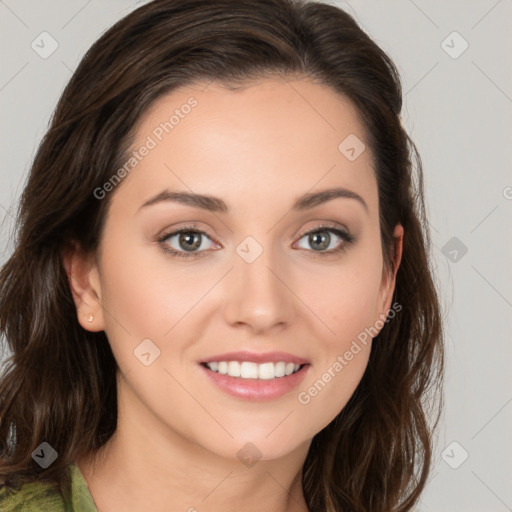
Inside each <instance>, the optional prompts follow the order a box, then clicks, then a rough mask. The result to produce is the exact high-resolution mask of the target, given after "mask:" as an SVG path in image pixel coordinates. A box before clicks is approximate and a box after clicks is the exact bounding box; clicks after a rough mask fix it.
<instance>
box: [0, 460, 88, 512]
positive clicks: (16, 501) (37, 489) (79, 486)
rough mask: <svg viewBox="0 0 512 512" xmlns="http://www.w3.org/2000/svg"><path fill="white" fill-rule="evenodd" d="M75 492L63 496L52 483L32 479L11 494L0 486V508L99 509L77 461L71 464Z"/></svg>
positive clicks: (26, 511)
mask: <svg viewBox="0 0 512 512" xmlns="http://www.w3.org/2000/svg"><path fill="white" fill-rule="evenodd" d="M68 471H69V473H70V476H71V494H70V495H65V496H62V495H61V494H60V493H59V491H57V490H55V489H53V488H52V486H51V484H48V483H42V482H31V483H26V484H23V485H22V486H21V489H20V490H19V491H17V492H14V493H13V494H8V491H7V490H6V488H5V487H3V486H0V510H1V511H2V512H98V509H97V508H96V505H95V504H94V501H93V499H92V496H91V493H90V492H89V488H88V487H87V482H86V481H85V479H84V477H83V475H82V473H81V471H80V469H79V468H78V466H77V465H76V464H70V465H69V466H68Z"/></svg>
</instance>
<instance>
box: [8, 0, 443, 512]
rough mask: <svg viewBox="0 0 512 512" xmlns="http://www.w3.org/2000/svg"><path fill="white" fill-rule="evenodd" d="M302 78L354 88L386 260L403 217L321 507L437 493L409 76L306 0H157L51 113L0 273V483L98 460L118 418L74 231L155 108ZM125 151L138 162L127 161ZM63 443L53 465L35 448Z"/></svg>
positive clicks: (437, 363) (391, 503)
mask: <svg viewBox="0 0 512 512" xmlns="http://www.w3.org/2000/svg"><path fill="white" fill-rule="evenodd" d="M284 74H294V75H298V76H302V77H308V78H314V79H317V80H318V81H319V82H320V83H322V84H324V85H327V86H329V87H331V88H332V89H333V90H334V91H337V92H339V93H340V94H342V95H344V97H346V98H349V99H350V100H351V101H352V103H353V104H354V105H355V107H356V109H357V111H358V114H359V115H360V118H361V120H362V122H363V125H364V127H365V129H366V134H367V140H366V141H365V142H366V143H367V145H368V148H369V149H370V151H371V154H372V157H373V162H374V172H375V175H376V179H377V184H378V196H379V211H380V219H379V222H380V233H381V239H382V251H383V258H384V264H385V268H386V269H390V268H393V261H394V260H393V253H392V241H393V238H392V235H393V228H394V226H395V225H396V224H397V223H401V224H402V225H403V227H404V240H403V254H402V261H401V264H400V267H399V269H398V271H397V276H396V285H395V291H394V296H393V302H397V303H399V304H400V305H401V310H400V312H399V313H397V314H396V316H395V318H393V319H392V320H391V321H388V322H387V323H386V324H385V325H384V327H383V328H382V330H381V331H380V333H379V334H378V335H377V336H376V338H375V342H374V343H373V345H372V349H371V354H370V359H369V363H368V366H367V368H366V371H365V373H364V376H363V378H362V379H361V381H360V383H359V385H358V387H357V389H356V390H355V392H354V394H353V395H352V397H351V398H350V400H349V402H348V403H347V404H346V406H345V407H344V408H343V410H342V411H341V412H340V413H339V414H338V415H337V417H336V418H335V419H334V420H333V421H332V422H331V423H330V424H329V425H327V426H326V427H325V428H324V429H323V430H321V431H320V432H319V433H318V434H317V435H315V436H314V438H313V440H312V443H311V447H310V450H309V452H308V455H307V457H306V460H305V463H304V466H303V470H302V486H303V492H304V496H305V499H306V502H307V504H308V507H309V510H310V511H312V512H325V511H329V512H341V511H351V512H384V511H397V512H404V511H408V510H411V509H412V507H413V505H414V504H415V503H416V502H417V500H418V499H419V497H420V494H421V492H422V491H423V489H424V488H425V485H426V482H427V478H428V475H429V470H430V468H431V462H432V460H431V459H432V453H433V440H434V437H435V436H434V432H435V430H436V427H437V424H438V421H439V418H440V416H441V412H442V409H443V405H442V403H443V397H442V395H443V393H442V385H441V384H442V381H443V354H444V349H443V327H442V322H441V308H440V301H439V296H438V293H437V291H436V283H435V275H434V269H433V267H432V264H431V258H432V255H431V254H430V251H431V242H430V238H429V232H428V229H427V218H426V215H425V201H424V194H423V177H422V173H423V171H422V165H421V158H420V156H419V154H418V151H417V148H416V147H415V145H414V143H413V141H412V140H411V138H410V137H409V135H408V134H407V133H406V131H405V130H404V128H403V125H402V122H401V118H400V112H401V108H402V88H401V82H400V76H399V73H398V71H397V69H396V67H395V65H394V64H393V62H392V61H391V60H390V58H389V57H388V56H387V55H386V54H385V53H384V52H383V50H382V49H381V48H380V47H379V46H378V45H377V44H376V43H375V42H373V40H372V39H371V38H370V37H369V36H368V35H367V34H366V33H365V32H364V31H363V30H362V29H361V28H360V27H359V26H358V24H357V23H356V21H355V20H354V19H353V18H352V17H351V16H350V15H349V14H347V13H346V12H344V11H343V10H341V9H339V8H337V7H335V6H333V5H328V4H324V3H319V2H311V1H305V0H154V1H151V2H149V3H147V4H145V5H143V6H141V7H139V8H138V9H136V10H134V11H133V12H131V13H130V14H128V15H127V16H126V17H124V18H123V19H121V20H120V21H118V22H117V23H116V24H115V25H114V26H113V27H111V28H110V29H109V30H108V31H106V32H105V33H104V34H103V35H102V36H101V37H100V38H99V39H98V40H97V41H96V42H95V43H94V44H93V46H92V47H91V48H90V49H89V50H88V51H87V53H86V54H85V56H84V57H83V59H82V60H81V62H80V64H79V65H78V67H77V69H76V71H75V72H74V74H73V76H72V77H71V79H70V81H69V83H68V84H67V86H66V88H65V89H64V91H63V93H62V96H61V98H60V100H59V102H58V104H57V106H56V109H55V111H54V113H53V116H52V119H51V122H50V126H49V128H48V130H47V133H46V134H45V136H44V138H43V140H42V142H41V144H40V146H39V148H38V150H37V153H36V155H35V158H34V161H33V163H32V167H31V170H30V174H29V177H28V180H27V182H26V185H25V188H24V190H23V193H22V196H21V200H20V203H19V206H18V215H17V220H16V226H15V244H14V251H13V253H12V255H11V256H10V258H9V259H8V260H7V262H6V263H5V265H4V266H3V267H2V269H1V272H0V335H1V336H2V337H3V338H4V339H5V341H6V346H8V347H9V349H10V352H11V354H10V355H9V356H8V357H7V354H5V355H4V367H3V373H2V375H1V380H0V459H1V461H0V478H1V479H3V484H4V485H5V486H7V487H8V488H9V489H11V488H19V486H20V485H22V484H23V483H25V482H33V481H45V482H48V483H52V484H55V485H56V486H57V488H58V489H59V488H60V489H61V490H62V487H61V482H62V481H63V478H64V474H65V468H66V466H67V465H68V464H70V463H72V462H74V461H75V460H77V459H78V458H80V457H83V456H87V455H90V454H93V453H95V452H97V451H98V450H99V448H100V447H101V446H103V445H104V444H105V443H106V442H107V440H108V439H109V438H110V437H111V436H112V434H113V433H114V431H115V429H116V425H117V391H116V372H117V369H118V367H117V363H116V361H115V359H114V356H113V354H112V351H111V349H110V345H109V342H108V339H107V337H106V335H105V333H104V332H103V331H101V332H89V331H87V330H85V329H83V328H82V327H81V326H80V324H79V323H78V320H77V314H76V306H75V303H74V300H73V297H72V294H71V291H70V286H69V281H68V278H67V274H66V271H65V269H64V266H63V258H62V256H63V253H64V251H65V250H66V248H67V247H69V244H70V242H71V241H74V242H77V243H79V244H80V246H81V247H82V248H83V249H84V250H85V251H90V252H93V251H95V250H96V249H97V247H98V242H99V240H100V237H101V234H102V229H103V226H104V221H105V215H106V212H107V211H108V205H109V199H110V196H111V194H110V195H107V197H106V198H105V199H103V200H98V199H97V198H96V197H95V195H94V193H93V191H94V190H95V189H97V187H101V186H102V185H103V184H104V183H106V182H107V181H108V180H109V178H110V177H111V176H112V173H113V170H116V169H119V168H120V167H122V166H123V164H124V163H125V162H126V160H127V155H128V151H129V149H130V144H131V141H133V135H134V130H135V128H136V126H137V122H138V121H139V120H140V118H141V115H142V114H144V113H145V112H146V111H147V110H148V108H149V107H150V106H151V105H152V104H153V102H155V100H157V99H158V98H159V97H161V96H162V95H164V94H167V93H169V92H171V91H172V90H173V89H175V88H177V87H180V86H183V85H189V84H193V83H194V82H196V83H198V81H214V82H217V83H220V84H221V85H223V86H225V87H227V88H234V87H236V86H240V85H243V84H247V83H249V82H250V80H251V79H257V78H262V77H263V78H264V77H273V76H278V75H279V76H282V75H284ZM128 158H129V157H128ZM43 441H46V442H48V443H49V444H50V445H51V446H52V447H53V448H54V449H55V450H56V451H57V452H58V458H57V460H56V461H55V462H54V463H53V464H52V465H51V466H50V467H48V468H47V469H42V468H41V467H39V465H38V464H36V463H35V462H34V460H33V459H32V457H31V453H32V452H33V451H34V450H35V449H36V447H37V446H38V445H39V444H40V443H41V442H43Z"/></svg>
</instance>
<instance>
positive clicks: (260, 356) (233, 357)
mask: <svg viewBox="0 0 512 512" xmlns="http://www.w3.org/2000/svg"><path fill="white" fill-rule="evenodd" d="M214 361H216V362H220V361H249V362H252V363H258V364H262V363H279V362H281V361H284V362H285V363H294V364H309V361H308V360H307V359H304V358H302V357H298V356H295V355H293V354H289V353H288V352H260V353H258V352H250V351H248V350H241V351H238V352H226V353H225V354H219V355H216V356H212V357H208V358H207V359H203V360H202V361H201V362H202V363H212V362H214Z"/></svg>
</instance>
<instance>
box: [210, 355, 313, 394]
mask: <svg viewBox="0 0 512 512" xmlns="http://www.w3.org/2000/svg"><path fill="white" fill-rule="evenodd" d="M200 367H201V369H202V370H203V371H204V372H205V374H206V376H207V377H208V378H209V379H210V381H211V382H213V383H214V384H215V385H216V386H217V387H219V388H220V389H221V390H222V391H224V392H225V393H227V394H229V395H231V396H234V397H237V398H244V399H246V400H254V401H264V400H273V399H276V398H280V397H282V396H283V395H286V394H287V393H288V392H290V391H292V390H293V389H294V388H296V387H297V386H298V385H299V384H300V383H301V382H302V381H303V380H304V378H305V377H306V374H307V373H308V370H309V367H310V365H309V364H305V365H304V366H303V367H302V368H301V369H300V370H299V371H298V372H295V373H292V374H291V375H287V376H285V377H276V378H275V379H269V380H264V379H242V378H241V377H230V376H229V375H223V374H220V373H218V372H213V371H211V370H209V369H208V368H206V367H204V366H203V365H200Z"/></svg>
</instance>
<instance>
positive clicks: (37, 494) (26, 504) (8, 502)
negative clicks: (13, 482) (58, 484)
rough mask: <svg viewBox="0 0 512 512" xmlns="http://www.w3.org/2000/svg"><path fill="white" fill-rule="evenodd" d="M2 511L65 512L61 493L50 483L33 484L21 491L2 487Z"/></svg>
mask: <svg viewBox="0 0 512 512" xmlns="http://www.w3.org/2000/svg"><path fill="white" fill-rule="evenodd" d="M0 510H2V512H22V511H23V512H36V511H37V512H40V511H47V512H65V506H64V500H63V498H62V495H61V494H60V492H59V491H58V490H57V489H55V487H54V486H52V485H51V484H48V483H39V482H31V483H26V484H23V485H22V486H21V488H20V489H19V490H14V491H13V490H11V489H7V488H6V487H5V486H3V485H0Z"/></svg>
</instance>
